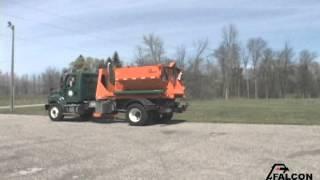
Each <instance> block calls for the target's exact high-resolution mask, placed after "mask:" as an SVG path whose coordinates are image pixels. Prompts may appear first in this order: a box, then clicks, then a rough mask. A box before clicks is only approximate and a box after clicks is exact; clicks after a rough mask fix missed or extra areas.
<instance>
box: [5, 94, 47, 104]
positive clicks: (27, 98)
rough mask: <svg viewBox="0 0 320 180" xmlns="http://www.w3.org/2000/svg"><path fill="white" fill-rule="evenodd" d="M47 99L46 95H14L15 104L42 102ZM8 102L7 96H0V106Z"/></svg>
mask: <svg viewBox="0 0 320 180" xmlns="http://www.w3.org/2000/svg"><path fill="white" fill-rule="evenodd" d="M46 101H47V96H44V95H41V96H16V97H15V105H24V104H42V103H45V102H46ZM9 104H10V99H9V96H0V106H8V105H9Z"/></svg>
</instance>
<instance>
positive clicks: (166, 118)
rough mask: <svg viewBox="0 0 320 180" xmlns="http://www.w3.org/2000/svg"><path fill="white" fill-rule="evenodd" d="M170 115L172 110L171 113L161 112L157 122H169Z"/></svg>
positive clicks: (171, 115)
mask: <svg viewBox="0 0 320 180" xmlns="http://www.w3.org/2000/svg"><path fill="white" fill-rule="evenodd" d="M172 117H173V113H172V112H171V113H164V114H161V116H160V118H159V120H158V122H159V123H167V122H169V121H170V120H171V119H172Z"/></svg>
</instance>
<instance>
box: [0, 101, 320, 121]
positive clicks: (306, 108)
mask: <svg viewBox="0 0 320 180" xmlns="http://www.w3.org/2000/svg"><path fill="white" fill-rule="evenodd" d="M42 98H43V97H42ZM43 99H45V98H43ZM0 102H1V101H0ZM19 102H21V104H22V102H27V103H29V104H31V103H30V102H36V103H39V102H40V103H41V102H45V101H44V100H42V99H41V98H36V99H32V100H31V101H30V99H28V100H20V101H19ZM0 113H9V111H8V110H1V109H0ZM15 113H17V114H37V115H46V114H47V113H46V111H44V108H43V107H33V108H19V109H16V112H15ZM174 119H180V120H187V121H192V122H219V123H254V124H304V125H320V99H271V100H247V99H231V100H229V101H224V100H221V99H219V100H206V101H191V102H190V106H189V108H188V110H187V111H186V112H185V113H182V114H177V115H175V116H174Z"/></svg>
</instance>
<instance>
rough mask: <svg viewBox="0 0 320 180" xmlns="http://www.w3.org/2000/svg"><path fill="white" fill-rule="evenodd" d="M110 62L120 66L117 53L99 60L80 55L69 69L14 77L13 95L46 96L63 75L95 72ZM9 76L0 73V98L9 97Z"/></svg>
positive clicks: (53, 69)
mask: <svg viewBox="0 0 320 180" xmlns="http://www.w3.org/2000/svg"><path fill="white" fill-rule="evenodd" d="M108 61H110V62H112V63H113V64H115V65H116V66H118V67H119V66H122V62H121V61H120V59H119V55H118V53H117V52H115V53H114V54H113V56H112V57H108V58H106V59H99V58H93V57H84V56H82V55H80V56H79V57H77V58H76V59H75V60H74V61H72V62H71V63H70V64H69V67H66V68H64V69H62V70H61V69H57V68H54V67H49V68H47V69H46V70H45V71H44V72H43V73H41V74H31V75H28V74H25V75H21V76H18V75H15V94H16V95H17V96H26V95H27V96H29V95H48V94H49V93H50V91H52V90H55V89H59V88H60V79H61V75H62V74H63V73H68V72H78V71H88V72H97V70H98V68H99V67H101V66H105V65H106V64H107V62H108ZM10 80H11V77H10V74H9V73H2V72H1V71H0V96H9V95H10Z"/></svg>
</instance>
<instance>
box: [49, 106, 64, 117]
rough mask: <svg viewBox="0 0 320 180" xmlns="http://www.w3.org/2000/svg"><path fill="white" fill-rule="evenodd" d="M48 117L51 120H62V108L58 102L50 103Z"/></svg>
mask: <svg viewBox="0 0 320 180" xmlns="http://www.w3.org/2000/svg"><path fill="white" fill-rule="evenodd" d="M48 114H49V117H50V119H51V120H52V121H61V120H63V112H62V108H61V106H60V105H58V104H52V105H50V107H49V111H48Z"/></svg>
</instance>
